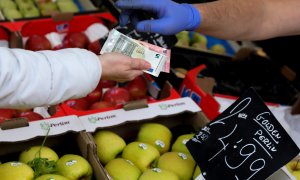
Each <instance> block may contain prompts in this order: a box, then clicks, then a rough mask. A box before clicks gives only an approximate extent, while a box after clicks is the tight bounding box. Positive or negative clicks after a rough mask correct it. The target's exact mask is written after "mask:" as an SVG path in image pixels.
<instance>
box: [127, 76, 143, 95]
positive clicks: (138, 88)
mask: <svg viewBox="0 0 300 180" xmlns="http://www.w3.org/2000/svg"><path fill="white" fill-rule="evenodd" d="M126 89H127V90H128V91H129V94H130V97H131V99H134V100H135V99H142V98H146V95H147V91H148V89H147V82H146V80H145V79H144V77H143V76H137V77H136V78H134V79H133V80H132V81H129V82H128V83H127V85H126Z"/></svg>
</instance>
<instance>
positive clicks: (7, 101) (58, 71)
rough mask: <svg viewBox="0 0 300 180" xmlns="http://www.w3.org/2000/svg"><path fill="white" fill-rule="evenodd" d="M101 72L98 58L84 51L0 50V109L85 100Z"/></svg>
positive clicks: (75, 49) (95, 84)
mask: <svg viewBox="0 0 300 180" xmlns="http://www.w3.org/2000/svg"><path fill="white" fill-rule="evenodd" d="M101 71H102V69H101V64H100V61H99V59H98V57H97V56H96V55H95V54H94V53H92V52H90V51H87V50H84V49H77V48H72V49H63V50H58V51H39V52H32V51H27V50H22V49H9V48H0V108H3V107H6V108H29V107H39V106H47V105H55V104H58V103H60V102H62V101H65V100H67V99H71V98H79V97H83V96H86V95H87V94H88V93H89V92H91V91H92V90H94V89H95V87H96V86H97V84H98V82H99V80H100V76H101Z"/></svg>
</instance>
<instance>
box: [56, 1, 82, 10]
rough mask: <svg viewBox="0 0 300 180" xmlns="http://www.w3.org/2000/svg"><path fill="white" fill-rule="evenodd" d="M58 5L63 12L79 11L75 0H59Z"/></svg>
mask: <svg viewBox="0 0 300 180" xmlns="http://www.w3.org/2000/svg"><path fill="white" fill-rule="evenodd" d="M57 5H58V7H59V10H60V11H61V12H68V13H77V12H79V9H78V7H77V5H76V4H75V3H74V2H73V1H59V2H57Z"/></svg>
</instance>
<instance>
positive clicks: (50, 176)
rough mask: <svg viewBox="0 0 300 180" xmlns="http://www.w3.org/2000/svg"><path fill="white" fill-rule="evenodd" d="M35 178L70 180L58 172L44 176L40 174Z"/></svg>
mask: <svg viewBox="0 0 300 180" xmlns="http://www.w3.org/2000/svg"><path fill="white" fill-rule="evenodd" d="M35 180H70V179H69V178H66V177H64V176H61V175H58V174H44V175H42V176H39V177H38V178H36V179H35Z"/></svg>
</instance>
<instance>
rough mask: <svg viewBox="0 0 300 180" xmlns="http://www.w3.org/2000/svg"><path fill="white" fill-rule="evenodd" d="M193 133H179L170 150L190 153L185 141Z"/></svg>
mask: <svg viewBox="0 0 300 180" xmlns="http://www.w3.org/2000/svg"><path fill="white" fill-rule="evenodd" d="M194 135H195V134H194V133H191V134H183V135H180V136H179V137H178V138H177V139H176V140H175V142H174V143H173V145H172V150H171V151H174V152H183V153H186V154H190V151H189V150H188V149H187V147H186V145H185V144H186V143H187V142H188V141H189V140H190V139H191V138H192V137H193V136H194Z"/></svg>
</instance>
